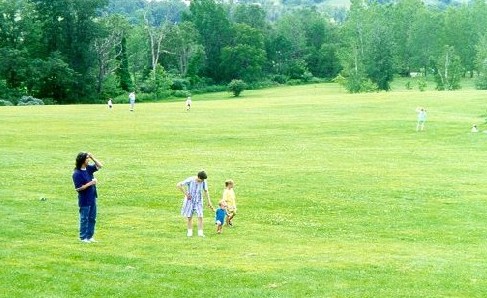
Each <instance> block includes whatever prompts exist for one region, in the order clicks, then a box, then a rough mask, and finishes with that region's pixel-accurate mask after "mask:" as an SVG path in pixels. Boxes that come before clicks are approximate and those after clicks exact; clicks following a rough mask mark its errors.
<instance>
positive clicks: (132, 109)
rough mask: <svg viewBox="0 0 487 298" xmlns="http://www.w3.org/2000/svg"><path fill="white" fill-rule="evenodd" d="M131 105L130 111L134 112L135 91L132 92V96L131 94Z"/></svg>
mask: <svg viewBox="0 0 487 298" xmlns="http://www.w3.org/2000/svg"><path fill="white" fill-rule="evenodd" d="M129 103H130V111H131V112H133V111H134V107H135V92H134V91H132V92H130V94H129Z"/></svg>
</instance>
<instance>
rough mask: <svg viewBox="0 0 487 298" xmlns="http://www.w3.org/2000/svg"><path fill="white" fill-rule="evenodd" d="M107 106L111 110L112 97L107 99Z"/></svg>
mask: <svg viewBox="0 0 487 298" xmlns="http://www.w3.org/2000/svg"><path fill="white" fill-rule="evenodd" d="M108 108H109V109H110V110H111V109H112V108H113V101H112V99H111V98H110V99H108Z"/></svg>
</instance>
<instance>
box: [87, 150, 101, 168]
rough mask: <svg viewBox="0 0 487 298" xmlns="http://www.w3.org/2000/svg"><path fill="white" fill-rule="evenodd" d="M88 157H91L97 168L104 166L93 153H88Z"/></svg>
mask: <svg viewBox="0 0 487 298" xmlns="http://www.w3.org/2000/svg"><path fill="white" fill-rule="evenodd" d="M88 157H89V158H91V160H92V161H93V162H94V163H95V166H96V168H97V169H98V170H99V169H101V168H103V164H102V163H101V162H100V161H99V160H98V159H96V158H95V157H94V156H93V154H91V153H88Z"/></svg>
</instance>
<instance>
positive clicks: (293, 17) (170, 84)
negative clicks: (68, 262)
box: [0, 0, 487, 104]
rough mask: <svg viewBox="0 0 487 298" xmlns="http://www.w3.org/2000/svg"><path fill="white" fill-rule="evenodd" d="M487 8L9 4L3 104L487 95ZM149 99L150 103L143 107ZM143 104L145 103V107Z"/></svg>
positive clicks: (371, 0)
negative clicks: (298, 94)
mask: <svg viewBox="0 0 487 298" xmlns="http://www.w3.org/2000/svg"><path fill="white" fill-rule="evenodd" d="M485 24H487V6H486V3H485V1H484V0H473V1H471V2H469V3H466V4H462V5H451V6H442V7H438V6H429V5H426V4H425V3H423V2H422V1H420V0H398V1H394V2H386V1H375V0H368V1H364V0H352V1H351V5H350V8H349V9H348V10H346V11H343V10H339V9H335V10H333V9H328V10H326V9H321V8H317V7H314V6H309V7H299V8H294V9H290V8H289V7H287V8H286V7H276V6H275V5H273V2H271V1H261V2H260V3H252V2H250V1H239V2H221V1H216V0H192V1H190V2H189V4H188V3H186V2H183V1H181V0H167V1H145V0H130V1H127V0H110V1H109V0H16V1H10V0H0V99H3V100H9V101H11V102H14V103H16V102H17V101H19V99H20V98H21V97H22V96H31V97H34V98H40V99H43V100H44V101H45V102H47V103H59V104H69V103H94V102H100V101H101V100H103V101H104V100H106V99H107V98H109V97H113V98H116V97H117V96H122V95H123V94H126V93H127V92H129V91H137V92H138V93H139V95H142V96H144V95H145V96H146V98H147V99H149V98H151V99H162V98H166V97H168V96H187V95H188V94H189V92H193V93H195V92H204V91H212V90H223V89H222V88H224V87H225V86H226V85H227V84H228V83H229V82H231V81H232V80H241V81H243V82H245V83H246V84H247V86H249V87H250V88H259V87H265V86H271V85H274V84H300V83H303V82H313V81H332V80H334V81H336V82H339V83H341V84H343V85H344V86H345V87H346V88H347V90H349V91H350V92H366V91H374V90H389V89H390V83H391V82H392V80H393V79H394V77H397V76H410V75H411V74H412V73H414V74H415V75H417V76H420V77H423V78H424V77H425V76H430V77H434V78H435V82H436V88H437V89H439V90H454V89H458V88H460V87H461V86H460V79H461V78H462V77H465V76H469V77H472V78H475V80H476V86H477V88H479V89H487V31H485V28H484V26H485ZM139 98H140V97H139ZM142 99H143V97H142Z"/></svg>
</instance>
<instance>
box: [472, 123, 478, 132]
mask: <svg viewBox="0 0 487 298" xmlns="http://www.w3.org/2000/svg"><path fill="white" fill-rule="evenodd" d="M471 132H479V129H478V128H477V124H474V125H473V126H472V129H471Z"/></svg>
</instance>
